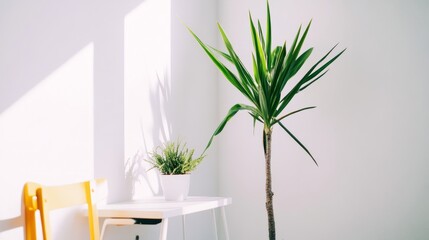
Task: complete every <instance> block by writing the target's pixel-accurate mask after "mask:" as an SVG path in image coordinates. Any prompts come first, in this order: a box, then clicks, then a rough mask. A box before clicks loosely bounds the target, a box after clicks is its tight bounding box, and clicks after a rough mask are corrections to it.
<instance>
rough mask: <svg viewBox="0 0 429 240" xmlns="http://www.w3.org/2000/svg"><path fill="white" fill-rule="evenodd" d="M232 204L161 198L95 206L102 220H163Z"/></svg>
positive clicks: (217, 199)
mask: <svg viewBox="0 0 429 240" xmlns="http://www.w3.org/2000/svg"><path fill="white" fill-rule="evenodd" d="M231 203H232V199H231V198H226V197H188V198H187V199H185V200H184V201H165V200H164V198H163V197H153V198H150V199H144V200H132V201H125V202H118V203H109V204H103V205H97V210H98V216H99V217H103V218H147V219H164V218H170V217H175V216H182V215H186V214H191V213H196V212H201V211H206V210H210V209H215V208H218V207H224V206H227V205H229V204H231Z"/></svg>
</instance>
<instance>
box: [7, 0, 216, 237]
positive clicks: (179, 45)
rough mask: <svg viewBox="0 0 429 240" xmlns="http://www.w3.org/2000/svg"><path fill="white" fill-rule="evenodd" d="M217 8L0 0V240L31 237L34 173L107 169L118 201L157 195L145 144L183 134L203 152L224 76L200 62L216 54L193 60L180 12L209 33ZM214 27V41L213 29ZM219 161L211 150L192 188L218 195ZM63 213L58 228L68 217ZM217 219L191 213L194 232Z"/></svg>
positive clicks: (63, 177) (204, 231) (205, 231)
mask: <svg viewBox="0 0 429 240" xmlns="http://www.w3.org/2000/svg"><path fill="white" fill-rule="evenodd" d="M189 5H193V6H194V8H192V9H191V8H187V7H186V6H189ZM213 9H215V5H214V1H212V2H210V3H209V4H207V3H206V4H202V3H198V2H197V1H175V2H174V4H173V5H171V4H170V1H169V0H164V1H159V0H158V1H154V0H146V1H143V0H133V1H126V2H123V1H110V2H109V3H106V2H105V1H90V2H88V1H73V2H66V1H60V2H59V1H44V2H43V3H41V2H32V1H15V0H14V1H8V0H6V1H1V2H0V36H1V37H0V53H1V54H0V188H1V189H2V193H1V198H0V199H1V200H0V206H1V207H0V239H22V238H23V233H22V227H21V226H22V224H23V217H22V213H21V204H20V200H21V191H22V187H23V185H24V183H25V182H26V181H30V180H31V181H39V182H42V183H45V184H60V183H63V182H64V183H65V182H73V181H78V180H83V179H88V178H93V177H106V178H108V180H109V184H110V188H109V191H110V195H109V200H110V201H116V200H120V199H127V198H138V197H145V196H149V195H157V194H158V195H159V194H161V192H160V189H159V183H158V182H157V176H156V174H154V173H153V172H148V173H146V168H147V166H146V165H144V164H142V158H144V157H145V154H146V151H150V150H152V148H153V147H154V146H155V145H157V144H159V143H160V142H162V141H164V140H168V139H174V138H177V137H181V138H182V139H183V140H184V141H187V142H188V145H189V146H192V147H194V148H196V150H197V153H200V152H201V150H202V149H203V148H204V146H205V140H206V139H208V137H209V136H210V133H211V130H212V128H213V127H214V125H215V124H216V123H215V116H216V111H213V109H216V105H217V103H216V91H215V89H216V83H215V81H212V82H208V81H200V75H201V74H204V75H205V76H206V77H207V78H209V79H215V77H216V71H215V69H214V68H213V67H212V66H210V65H209V64H206V66H204V67H200V68H195V65H196V64H198V63H199V62H201V61H206V62H208V61H207V59H205V58H204V56H202V55H200V56H199V57H198V56H196V57H195V58H194V56H195V55H196V53H199V49H197V48H196V47H195V45H193V44H194V42H192V39H190V37H189V34H188V33H187V32H186V28H185V27H184V26H183V25H182V24H181V23H180V22H179V20H178V19H182V20H183V21H184V22H185V23H186V24H188V25H189V26H191V27H195V29H196V30H201V29H203V30H204V26H205V25H206V23H205V22H206V21H207V22H210V23H212V22H215V20H214V18H215V16H216V11H214V10H213ZM194 10H197V11H194ZM201 12H205V13H206V14H200V13H201ZM172 27H173V30H172ZM204 34H205V37H207V38H209V39H210V38H211V39H214V40H215V39H216V35H215V32H214V31H210V32H205V33H204ZM171 39H174V41H171ZM148 44H151V45H150V46H149V47H148ZM183 59H186V61H183ZM157 74H158V76H159V79H158V76H157ZM191 84H192V88H189V85H191ZM190 89H191V90H192V91H190ZM196 99H197V100H196ZM196 109H198V111H199V112H200V113H201V114H195V110H196ZM215 158H216V150H215V148H212V149H211V150H210V152H209V156H208V157H207V158H206V160H205V161H204V162H203V163H202V165H201V166H200V167H199V168H198V170H197V171H196V172H195V174H194V175H193V185H192V186H191V194H194V195H216V193H217V181H216V176H217V167H216V166H217V164H216V162H215ZM59 217H60V218H61V221H57V222H58V225H59V226H58V227H55V228H54V229H55V235H56V234H58V233H57V232H58V231H59V230H60V229H61V230H62V231H63V230H64V221H66V218H67V216H66V215H62V216H59ZM77 219H79V218H77ZM211 220H212V219H211V215H209V214H200V215H195V216H194V217H192V218H189V219H188V221H189V225H190V226H193V228H194V229H196V231H192V232H189V237H190V239H201V238H204V239H211V238H212V237H213V236H212V235H213V234H212V230H211V229H210V226H211ZM179 224H180V221H179V219H173V221H172V222H171V225H170V226H171V227H172V228H171V229H170V230H169V231H170V234H171V236H174V237H173V238H172V239H175V237H180V236H181V235H180V234H178V233H179V232H180V228H179ZM69 226H70V227H71V228H70V229H69V230H66V231H73V234H66V235H65V236H63V237H61V238H62V239H84V238H85V237H84V236H85V230H84V226H85V221H84V219H79V220H77V221H76V222H74V223H73V224H71V225H70V224H69ZM72 228H75V229H79V230H83V231H76V230H72ZM157 230H158V229H157V228H156V227H155V228H150V227H147V228H146V227H142V228H123V229H110V230H109V231H110V234H111V237H112V239H117V238H118V237H121V238H124V237H125V238H126V237H128V238H129V239H134V237H135V235H136V234H141V235H145V236H146V235H147V236H149V237H152V238H154V239H157V237H156V234H157V232H156V231H157ZM66 233H67V232H66Z"/></svg>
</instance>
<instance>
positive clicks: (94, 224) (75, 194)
mask: <svg viewBox="0 0 429 240" xmlns="http://www.w3.org/2000/svg"><path fill="white" fill-rule="evenodd" d="M105 183H106V180H104V179H100V180H97V181H85V182H80V183H73V184H67V185H60V186H43V185H40V184H36V183H27V184H26V185H25V186H24V203H25V209H26V210H25V211H26V212H25V214H26V220H25V223H26V227H25V229H26V230H25V231H26V240H36V221H35V218H36V217H35V212H36V210H39V211H40V218H41V223H42V224H41V225H42V232H43V239H44V240H52V231H51V222H50V217H49V215H50V212H51V211H53V210H57V209H63V208H68V207H73V206H77V205H84V204H85V205H86V206H87V210H88V224H89V233H90V239H91V240H99V239H100V236H99V235H100V233H99V223H98V214H97V208H96V200H95V199H96V191H97V184H98V185H103V184H105ZM34 192H35V193H36V194H35V195H34ZM35 196H36V197H35Z"/></svg>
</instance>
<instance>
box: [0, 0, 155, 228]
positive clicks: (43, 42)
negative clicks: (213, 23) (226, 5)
mask: <svg viewBox="0 0 429 240" xmlns="http://www.w3.org/2000/svg"><path fill="white" fill-rule="evenodd" d="M145 1H147V0H129V1H108V2H106V1H102V0H95V1H85V0H76V1H55V0H48V1H42V2H40V1H37V2H33V1H14V0H6V1H2V2H1V3H0V36H1V38H0V52H1V54H0V118H1V116H2V114H4V113H5V112H7V111H8V110H10V109H11V108H13V107H14V105H15V104H17V103H18V102H19V100H20V99H22V98H23V97H24V96H25V95H26V94H28V93H29V92H30V91H31V90H32V89H33V88H35V87H36V86H38V85H40V84H42V83H43V81H44V80H45V79H46V78H47V77H48V76H49V75H51V74H52V73H53V72H55V71H56V70H57V69H58V68H59V67H61V66H62V65H63V64H64V63H65V62H67V61H68V60H69V59H70V58H71V57H73V56H74V55H75V54H76V53H77V52H79V51H80V50H81V49H83V48H85V46H88V44H93V47H94V49H93V51H94V52H93V69H92V72H93V79H92V80H93V83H92V85H93V93H92V94H93V103H91V105H92V106H93V112H92V114H93V117H94V118H93V120H94V122H93V132H92V133H91V135H92V134H93V135H94V136H93V141H94V142H93V147H94V149H93V158H94V169H95V170H94V171H95V176H96V177H98V176H109V177H111V176H113V179H114V182H116V183H115V184H116V186H113V188H112V189H113V190H114V192H113V193H112V195H115V194H125V195H126V194H127V193H124V192H123V191H124V189H126V188H124V187H121V186H124V185H125V184H126V183H125V181H123V180H122V179H124V176H123V175H124V172H125V171H124V164H123V162H122V161H118V159H119V160H122V158H123V155H124V154H123V152H124V151H123V142H124V141H123V140H124V139H123V135H124V134H123V133H124V130H123V128H124V126H123V112H124V104H123V101H124V100H123V98H124V93H123V89H124V87H123V84H124V81H123V80H124V79H123V78H124V57H123V56H124V18H125V16H126V15H127V14H128V13H129V12H130V11H132V10H133V9H134V8H135V7H137V6H138V5H140V4H141V3H143V2H145ZM73 97H75V98H79V97H80V96H78V95H76V96H73ZM51 100H52V101H55V100H56V99H51ZM64 107H65V108H66V107H67V106H64ZM32 114H33V113H32V109H28V110H26V116H29V118H31V115H32ZM52 114H55V113H52ZM0 120H1V119H0ZM1 123H2V122H0V124H1ZM2 127H4V128H7V127H9V126H0V128H2ZM34 128H37V126H35V127H34ZM50 135H51V133H50V132H49V131H48V132H45V133H44V134H43V136H42V138H40V139H38V138H39V137H40V136H24V137H26V138H28V137H33V139H34V141H37V142H44V141H45V142H48V141H47V139H49V140H50V138H52V136H50ZM60 141H61V140H60ZM74 141H79V139H74ZM17 144H20V143H19V142H13V141H8V140H7V139H6V141H5V143H3V142H1V146H0V148H1V149H7V148H10V147H11V146H15V145H17ZM63 145H66V143H63ZM19 147H23V148H25V147H26V146H25V145H24V146H19ZM15 148H17V147H16V146H15ZM64 151H67V149H64ZM64 154H67V152H64ZM46 155H47V156H49V155H50V153H46ZM51 155H52V153H51ZM0 157H1V158H6V157H5V155H3V154H1V153H0ZM14 157H15V158H14ZM57 157H59V156H57ZM34 159H36V160H37V163H34V162H35V161H36V160H34ZM44 161H45V160H44V159H43V158H41V157H39V156H33V158H31V159H30V158H28V159H21V158H19V159H18V158H17V157H16V156H7V159H0V175H3V174H2V173H3V171H6V170H5V169H7V171H8V172H10V173H20V174H12V175H10V176H12V178H11V179H10V178H8V177H4V178H3V177H2V176H0V188H1V189H4V192H3V193H4V194H5V195H8V196H10V197H8V198H6V199H5V198H2V199H1V200H0V201H1V204H0V208H1V209H0V210H1V211H0V236H2V233H3V232H6V231H8V230H11V229H15V228H17V227H21V226H22V224H23V212H22V210H21V204H20V203H21V202H20V199H21V189H22V186H23V185H24V183H25V182H26V181H29V180H38V179H39V178H42V177H41V176H40V175H41V173H37V172H36V173H35V172H33V169H31V166H33V165H34V164H38V165H41V166H43V165H48V164H47V163H46V162H44ZM15 163H16V164H15ZM106 163H108V164H112V165H118V167H119V168H116V167H115V166H112V165H110V167H109V168H105V167H103V166H104V165H106ZM2 169H3V170H2ZM121 170H122V171H121ZM45 171H46V172H47V173H48V174H49V175H52V176H50V177H48V178H47V179H55V178H56V177H57V179H58V178H59V177H61V172H60V171H55V169H49V171H48V170H45ZM46 172H45V173H46ZM57 175H58V176H57ZM121 175H122V176H121ZM6 176H8V175H6ZM81 177H82V176H78V175H77V176H75V178H81ZM29 178H32V179H29ZM33 178H38V179H33ZM67 180H70V181H72V180H73V179H67ZM121 180H122V182H119V183H118V181H121ZM121 191H122V192H121ZM128 195H130V194H129V193H128ZM6 208H7V209H6Z"/></svg>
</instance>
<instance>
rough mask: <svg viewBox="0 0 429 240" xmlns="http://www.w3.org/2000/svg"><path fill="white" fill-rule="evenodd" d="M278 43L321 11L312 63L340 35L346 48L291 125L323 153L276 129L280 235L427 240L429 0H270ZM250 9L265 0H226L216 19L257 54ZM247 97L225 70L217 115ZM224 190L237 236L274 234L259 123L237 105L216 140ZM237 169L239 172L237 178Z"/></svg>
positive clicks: (260, 13)
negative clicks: (266, 198)
mask: <svg viewBox="0 0 429 240" xmlns="http://www.w3.org/2000/svg"><path fill="white" fill-rule="evenodd" d="M270 3H271V7H272V22H273V34H274V41H275V43H276V44H281V43H282V41H283V40H288V41H289V43H290V42H291V41H292V40H293V39H292V38H293V37H294V34H295V33H296V31H297V28H298V26H299V24H301V23H303V24H306V23H307V22H308V21H309V20H310V19H313V25H312V29H311V30H310V34H309V36H308V41H307V44H306V47H310V46H314V47H315V51H313V54H314V56H313V58H310V61H309V62H310V63H311V62H312V63H314V62H315V61H316V60H317V57H318V56H321V55H322V54H323V53H325V52H326V51H327V50H329V48H330V47H331V46H333V45H334V44H335V43H337V42H340V48H344V47H347V48H348V50H347V51H346V53H345V55H343V56H342V57H341V58H340V59H339V60H338V61H337V62H336V63H334V64H333V65H332V67H330V69H331V70H330V72H329V73H328V74H327V75H326V76H325V77H324V79H322V80H321V81H320V82H319V83H317V84H315V85H314V86H312V87H311V88H310V89H308V90H306V91H307V92H305V93H302V94H301V96H299V97H297V98H296V99H294V100H295V101H294V103H293V105H292V106H291V107H290V108H289V109H288V110H294V109H297V108H299V107H305V106H312V105H316V106H318V108H316V109H315V110H312V111H309V112H305V113H302V114H300V115H299V116H298V115H297V116H295V117H293V118H290V119H289V120H288V121H287V122H285V124H286V125H287V126H289V127H290V129H291V130H292V131H293V132H294V133H295V134H296V135H297V136H298V137H299V139H301V140H302V142H303V143H304V144H305V145H306V146H307V147H308V148H309V149H310V150H311V152H312V153H313V155H314V156H315V157H316V159H317V160H318V163H319V165H320V167H318V168H317V167H316V166H315V165H314V164H313V163H312V161H311V159H310V158H309V157H308V156H307V155H306V153H305V152H304V151H303V150H301V149H300V147H299V146H297V145H296V144H295V143H294V142H293V140H291V139H289V138H288V136H287V135H286V133H284V132H283V131H282V129H280V128H278V127H277V128H275V129H274V135H273V144H274V145H273V156H272V158H273V165H272V168H273V174H274V179H273V181H274V182H273V187H274V193H275V195H274V209H275V216H276V226H277V236H278V239H295V240H298V239H303V240H307V239H330V240H331V239H348V240H360V239H386V240H387V239H389V240H402V239H419V240H423V239H427V238H428V236H429V231H428V228H427V223H428V221H429V207H428V205H427V202H428V198H429V191H428V186H429V179H428V178H427V169H429V162H428V161H427V160H428V155H429V150H428V148H427V147H426V145H427V142H428V141H429V134H428V133H429V128H428V127H427V122H428V120H429V114H428V111H427V103H428V102H429V95H428V94H427V92H426V89H428V87H429V83H428V81H427V74H426V71H425V69H426V67H427V66H428V61H429V60H428V59H429V55H428V53H429V48H428V45H427V42H428V39H429V30H428V28H427V26H426V25H427V23H428V22H429V16H428V15H427V12H428V10H429V4H427V2H425V1H418V0H413V1H366V0H364V1H336V0H326V1H320V0H319V1H316V0H304V1H292V0H288V1H281V0H271V1H270ZM248 10H250V11H251V12H252V14H253V15H254V16H255V17H258V18H260V19H261V20H263V21H262V22H263V23H265V4H264V1H255V0H252V1H244V0H241V1H220V8H219V19H220V22H221V24H222V25H223V26H224V28H225V31H226V32H227V34H228V36H230V40H231V41H232V43H233V44H235V46H236V48H237V51H238V52H239V53H240V55H241V56H243V57H244V58H246V59H247V60H246V63H247V64H248V63H249V60H250V50H251V38H250V33H249V27H248V16H247V14H248ZM236 102H246V100H245V99H244V98H243V97H241V96H239V94H238V93H237V91H236V90H235V89H233V88H232V86H230V85H229V84H228V83H227V81H226V80H225V79H224V78H223V77H222V78H220V82H219V104H220V105H219V113H220V116H219V121H220V119H221V118H222V117H223V116H224V115H225V114H226V112H227V110H228V109H229V107H231V106H232V105H233V104H234V103H236ZM215 141H216V142H217V143H218V144H219V145H218V146H219V160H220V166H219V184H220V194H222V195H228V196H232V197H233V205H232V207H231V208H229V209H228V214H229V223H230V229H231V239H267V232H268V230H267V224H266V213H265V205H264V196H265V195H264V168H263V167H264V158H263V153H262V143H261V127H260V126H258V127H257V128H256V130H255V133H254V134H253V129H252V119H251V118H250V117H249V116H248V115H247V114H244V113H241V114H238V115H237V116H236V117H235V118H234V119H233V120H232V121H231V122H230V123H229V125H227V127H226V128H225V129H224V132H223V133H222V134H221V137H219V138H217V139H216V140H215ZM237 176H240V177H237Z"/></svg>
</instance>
